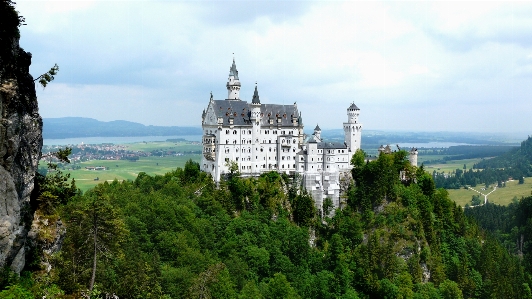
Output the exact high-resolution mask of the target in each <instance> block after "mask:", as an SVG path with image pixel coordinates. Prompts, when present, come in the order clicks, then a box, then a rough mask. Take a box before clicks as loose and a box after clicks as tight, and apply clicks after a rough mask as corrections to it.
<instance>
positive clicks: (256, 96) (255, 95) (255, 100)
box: [251, 83, 260, 105]
mask: <svg viewBox="0 0 532 299" xmlns="http://www.w3.org/2000/svg"><path fill="white" fill-rule="evenodd" d="M251 103H253V104H259V105H260V99H259V91H258V89H257V83H255V92H254V93H253V99H252V100H251Z"/></svg>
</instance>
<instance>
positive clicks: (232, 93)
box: [226, 58, 240, 100]
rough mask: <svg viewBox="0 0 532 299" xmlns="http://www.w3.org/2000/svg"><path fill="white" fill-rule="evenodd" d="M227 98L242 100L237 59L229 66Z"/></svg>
mask: <svg viewBox="0 0 532 299" xmlns="http://www.w3.org/2000/svg"><path fill="white" fill-rule="evenodd" d="M226 86H227V99H228V100H240V80H239V79H238V70H237V69H236V63H235V59H234V58H233V65H231V67H230V68H229V78H228V79H227V85H226Z"/></svg>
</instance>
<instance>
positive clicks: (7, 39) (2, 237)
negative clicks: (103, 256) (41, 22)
mask: <svg viewBox="0 0 532 299" xmlns="http://www.w3.org/2000/svg"><path fill="white" fill-rule="evenodd" d="M0 19H2V20H1V21H0V23H1V24H0V25H1V27H2V30H1V32H0V267H4V266H9V267H11V269H13V270H14V271H15V272H17V273H18V272H20V271H21V270H22V268H23V267H24V264H25V258H24V256H25V244H26V238H27V235H28V232H29V229H30V227H31V222H32V218H33V211H32V208H31V204H30V201H31V194H32V191H33V188H34V181H35V173H36V171H37V167H38V162H39V159H40V155H41V148H42V119H41V117H40V115H39V111H38V106H37V96H36V94H35V83H34V81H33V77H32V76H31V75H30V74H29V67H30V64H31V54H30V53H27V52H25V51H24V50H23V49H21V48H20V47H19V35H18V26H19V23H20V19H19V18H18V15H17V14H16V12H15V11H14V8H13V7H12V5H11V3H9V2H3V3H2V4H0Z"/></svg>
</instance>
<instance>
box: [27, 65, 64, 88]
mask: <svg viewBox="0 0 532 299" xmlns="http://www.w3.org/2000/svg"><path fill="white" fill-rule="evenodd" d="M57 72H59V66H58V65H57V63H56V64H54V66H53V67H52V68H51V69H50V70H49V71H47V72H46V73H44V74H42V75H40V76H39V77H37V78H35V79H34V80H33V81H39V84H41V86H42V87H43V88H46V86H47V85H48V83H50V82H52V81H54V79H55V77H54V76H55V75H57Z"/></svg>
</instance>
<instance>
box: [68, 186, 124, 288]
mask: <svg viewBox="0 0 532 299" xmlns="http://www.w3.org/2000/svg"><path fill="white" fill-rule="evenodd" d="M65 212H66V213H65V214H66V215H65V216H66V218H67V222H68V223H69V226H68V231H69V237H68V238H67V239H66V240H65V244H64V245H63V250H62V258H63V261H62V262H61V263H62V264H63V266H65V265H66V266H67V267H66V268H64V269H62V275H60V276H63V275H64V276H67V277H64V279H65V280H67V283H68V281H72V282H73V283H79V282H80V281H79V279H83V278H87V277H86V274H85V273H87V271H86V270H85V269H87V268H88V269H90V273H91V275H90V279H89V281H88V289H89V291H92V290H93V288H94V284H95V281H96V270H97V265H98V260H99V259H106V258H110V257H112V256H113V255H117V254H118V253H119V251H120V244H121V243H122V242H123V241H124V238H125V236H126V235H127V230H126V227H125V224H124V222H123V220H122V218H121V217H120V215H119V213H118V209H117V208H115V207H114V206H113V205H112V202H111V200H110V198H109V196H108V195H107V194H106V193H105V191H104V187H103V186H97V187H96V188H95V189H94V190H91V191H89V192H87V194H85V195H84V196H83V197H79V198H77V200H76V201H74V202H73V203H71V204H70V205H69V206H67V207H66V211H65ZM68 269H70V271H69V270H68ZM76 276H79V277H76ZM61 280H63V278H62V279H61Z"/></svg>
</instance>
